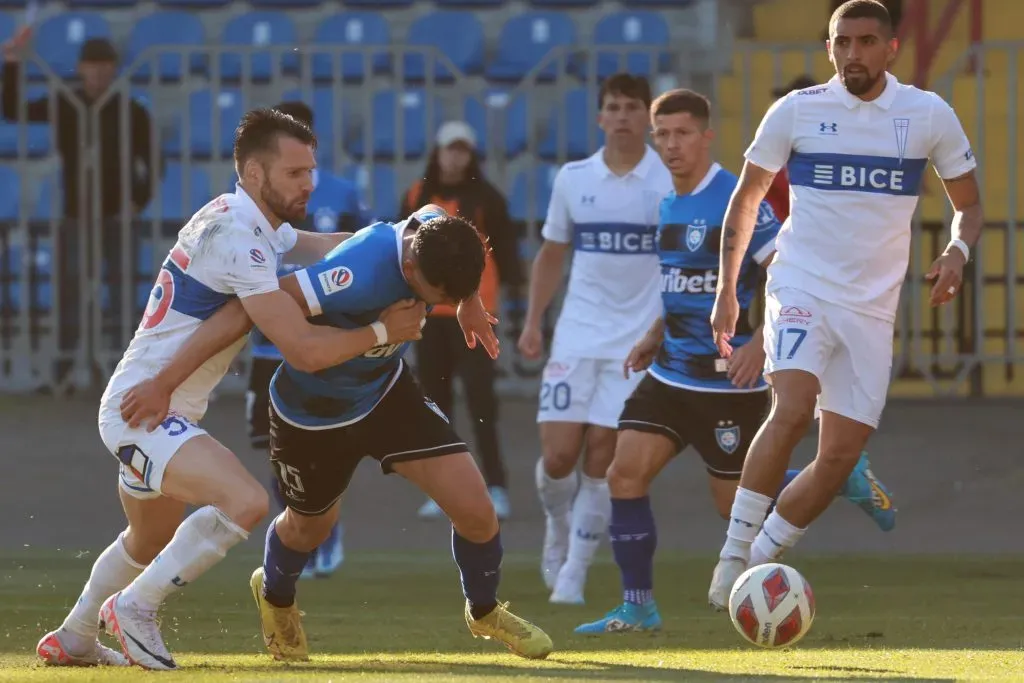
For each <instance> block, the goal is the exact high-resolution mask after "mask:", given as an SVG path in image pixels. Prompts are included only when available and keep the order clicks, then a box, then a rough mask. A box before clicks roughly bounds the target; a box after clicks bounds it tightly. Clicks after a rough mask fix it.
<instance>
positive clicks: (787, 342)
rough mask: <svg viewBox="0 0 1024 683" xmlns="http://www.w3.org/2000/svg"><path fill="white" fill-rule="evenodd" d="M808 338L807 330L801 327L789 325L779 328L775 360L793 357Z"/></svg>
mask: <svg viewBox="0 0 1024 683" xmlns="http://www.w3.org/2000/svg"><path fill="white" fill-rule="evenodd" d="M806 338H807V330H805V329H802V328H800V327H787V328H784V329H781V330H779V338H778V340H776V342H775V360H783V359H785V360H789V359H791V358H792V357H793V356H795V355H796V352H797V349H799V348H800V345H801V344H803V343H804V339H806Z"/></svg>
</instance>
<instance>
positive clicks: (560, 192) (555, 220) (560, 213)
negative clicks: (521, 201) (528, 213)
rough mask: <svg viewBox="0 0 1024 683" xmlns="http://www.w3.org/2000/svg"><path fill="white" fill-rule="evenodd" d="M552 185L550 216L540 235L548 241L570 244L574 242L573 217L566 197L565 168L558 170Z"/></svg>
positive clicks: (549, 205) (549, 206)
mask: <svg viewBox="0 0 1024 683" xmlns="http://www.w3.org/2000/svg"><path fill="white" fill-rule="evenodd" d="M552 185H553V187H552V188H551V201H550V202H548V215H547V218H546V219H545V220H544V227H543V228H541V231H540V234H541V237H543V238H544V239H546V240H550V241H552V242H561V243H562V244H568V243H569V242H572V216H571V215H570V214H569V203H568V201H567V197H566V196H565V192H566V186H565V166H563V167H562V168H560V169H558V173H557V174H555V182H554V183H553V184H552Z"/></svg>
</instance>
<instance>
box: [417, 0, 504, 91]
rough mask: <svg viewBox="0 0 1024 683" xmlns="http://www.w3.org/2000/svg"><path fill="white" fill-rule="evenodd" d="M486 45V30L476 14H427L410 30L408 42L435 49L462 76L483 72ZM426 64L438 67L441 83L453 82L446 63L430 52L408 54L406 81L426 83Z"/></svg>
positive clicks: (436, 68) (436, 76)
mask: <svg viewBox="0 0 1024 683" xmlns="http://www.w3.org/2000/svg"><path fill="white" fill-rule="evenodd" d="M484 42H485V40H484V27H483V24H481V23H480V20H479V19H477V18H476V15H474V14H473V13H472V12H450V11H442V12H431V13H430V14H424V15H423V16H421V17H420V18H419V19H417V20H416V21H414V22H413V24H412V26H410V27H409V33H408V36H407V38H406V40H405V43H406V44H407V45H411V46H429V47H434V48H436V49H437V52H438V53H439V54H441V55H444V56H445V57H447V58H448V60H449V61H451V63H452V65H453V66H454V67H455V68H456V69H457V70H459V71H460V72H462V74H463V75H477V74H479V73H481V72H482V71H483V68H484ZM427 62H430V63H433V64H435V68H434V74H433V77H434V78H435V79H437V80H438V81H442V82H446V81H451V80H453V78H454V76H453V74H452V72H451V70H450V69H449V68H448V66H447V65H446V64H445V63H444V60H443V59H441V58H440V57H438V58H436V59H435V58H434V57H433V56H432V55H430V54H429V52H428V53H426V54H424V53H415V52H414V53H409V54H406V55H405V59H404V62H403V63H404V65H405V78H406V80H409V81H423V80H426V78H427V67H426V64H427Z"/></svg>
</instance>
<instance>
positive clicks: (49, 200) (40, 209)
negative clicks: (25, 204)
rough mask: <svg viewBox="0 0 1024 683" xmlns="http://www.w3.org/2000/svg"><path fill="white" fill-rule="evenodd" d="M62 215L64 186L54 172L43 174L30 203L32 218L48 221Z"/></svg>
mask: <svg viewBox="0 0 1024 683" xmlns="http://www.w3.org/2000/svg"><path fill="white" fill-rule="evenodd" d="M63 215H64V188H63V186H62V184H61V178H60V177H59V176H58V175H56V174H51V175H47V176H45V177H44V178H43V179H42V181H40V182H39V192H38V193H37V194H36V197H35V202H33V204H32V213H31V214H30V217H31V218H32V220H37V221H49V220H52V219H54V218H58V219H59V218H60V217H61V216H63Z"/></svg>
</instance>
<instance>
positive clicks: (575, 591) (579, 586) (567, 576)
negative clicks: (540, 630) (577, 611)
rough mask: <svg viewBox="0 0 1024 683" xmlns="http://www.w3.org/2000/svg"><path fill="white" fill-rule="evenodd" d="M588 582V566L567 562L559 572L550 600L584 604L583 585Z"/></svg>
mask: <svg viewBox="0 0 1024 683" xmlns="http://www.w3.org/2000/svg"><path fill="white" fill-rule="evenodd" d="M586 583H587V568H586V567H580V566H579V565H578V563H573V562H566V563H565V564H564V565H562V569H561V570H560V571H559V572H558V578H557V579H556V580H555V588H554V590H553V591H552V592H551V597H550V598H549V599H548V602H550V603H551V604H554V605H582V604H584V601H583V587H584V586H585V585H586Z"/></svg>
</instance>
